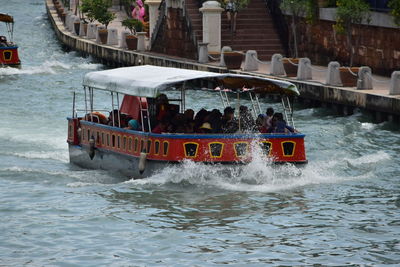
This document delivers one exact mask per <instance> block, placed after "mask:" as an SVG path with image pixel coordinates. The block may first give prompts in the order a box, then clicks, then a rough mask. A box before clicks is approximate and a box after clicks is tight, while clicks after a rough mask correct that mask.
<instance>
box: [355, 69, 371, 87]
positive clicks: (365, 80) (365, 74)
mask: <svg viewBox="0 0 400 267" xmlns="http://www.w3.org/2000/svg"><path fill="white" fill-rule="evenodd" d="M371 75H372V71H371V68H370V67H366V66H363V67H360V69H359V70H358V80H357V89H358V90H368V89H372V78H371Z"/></svg>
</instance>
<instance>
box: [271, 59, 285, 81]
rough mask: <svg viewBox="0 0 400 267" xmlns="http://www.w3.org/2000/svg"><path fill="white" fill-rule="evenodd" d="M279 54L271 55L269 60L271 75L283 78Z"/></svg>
mask: <svg viewBox="0 0 400 267" xmlns="http://www.w3.org/2000/svg"><path fill="white" fill-rule="evenodd" d="M282 58H283V56H282V55H281V54H273V55H272V59H271V75H274V76H283V75H285V74H286V72H285V68H284V67H283V62H282Z"/></svg>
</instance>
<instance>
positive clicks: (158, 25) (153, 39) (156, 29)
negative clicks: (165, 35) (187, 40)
mask: <svg viewBox="0 0 400 267" xmlns="http://www.w3.org/2000/svg"><path fill="white" fill-rule="evenodd" d="M166 8H167V4H166V1H165V0H162V1H161V3H160V6H159V7H158V10H159V12H158V14H159V16H158V20H157V23H156V26H155V27H154V29H153V32H152V34H151V47H154V44H155V42H156V39H157V35H158V33H159V31H160V28H161V26H162V25H163V24H164V23H163V22H164V20H165V17H166V16H165V10H166Z"/></svg>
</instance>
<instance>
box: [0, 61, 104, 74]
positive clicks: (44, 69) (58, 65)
mask: <svg viewBox="0 0 400 267" xmlns="http://www.w3.org/2000/svg"><path fill="white" fill-rule="evenodd" d="M102 66H103V65H102V64H96V63H87V62H71V63H63V62H61V61H58V60H48V61H45V62H43V63H42V64H41V65H40V66H22V68H20V69H19V68H11V67H5V68H0V77H2V76H16V75H36V74H57V73H60V72H63V71H65V70H75V69H81V70H97V69H100V68H101V67H102Z"/></svg>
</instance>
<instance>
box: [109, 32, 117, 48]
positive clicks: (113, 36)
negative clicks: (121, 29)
mask: <svg viewBox="0 0 400 267" xmlns="http://www.w3.org/2000/svg"><path fill="white" fill-rule="evenodd" d="M107 44H108V45H118V30H117V29H108V35H107Z"/></svg>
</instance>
